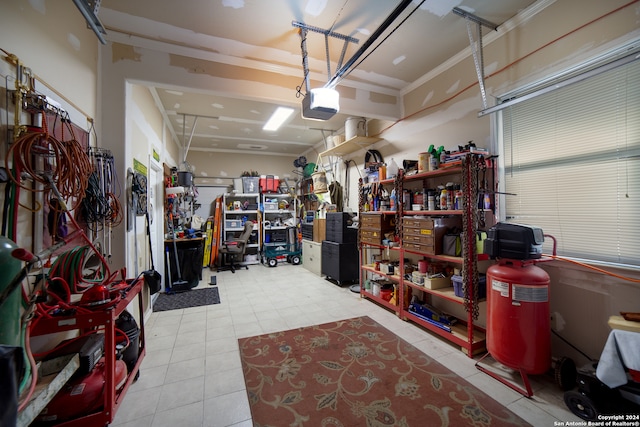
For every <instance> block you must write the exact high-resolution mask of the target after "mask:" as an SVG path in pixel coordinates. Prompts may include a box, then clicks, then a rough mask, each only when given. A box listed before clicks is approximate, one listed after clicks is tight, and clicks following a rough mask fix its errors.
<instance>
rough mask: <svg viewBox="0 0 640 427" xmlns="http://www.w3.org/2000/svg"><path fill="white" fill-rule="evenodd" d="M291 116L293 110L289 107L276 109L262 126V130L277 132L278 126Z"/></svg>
mask: <svg viewBox="0 0 640 427" xmlns="http://www.w3.org/2000/svg"><path fill="white" fill-rule="evenodd" d="M291 114H293V108H289V107H278V108H277V109H276V111H274V112H273V114H272V115H271V117H270V118H269V120H268V121H267V123H265V124H264V126H263V127H262V130H271V131H273V130H278V128H279V127H280V126H282V124H283V123H284V122H285V120H287V119H288V118H289V116H291Z"/></svg>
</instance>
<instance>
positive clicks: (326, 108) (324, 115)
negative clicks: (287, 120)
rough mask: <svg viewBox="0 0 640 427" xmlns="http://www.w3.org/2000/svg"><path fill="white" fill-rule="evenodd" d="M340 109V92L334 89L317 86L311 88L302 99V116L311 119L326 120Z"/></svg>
mask: <svg viewBox="0 0 640 427" xmlns="http://www.w3.org/2000/svg"><path fill="white" fill-rule="evenodd" d="M338 111H340V94H339V93H338V91H337V90H335V89H330V88H327V87H319V88H316V89H311V90H310V91H309V93H307V94H306V95H305V97H304V98H303V99H302V117H303V118H305V119H312V120H328V119H330V118H331V117H332V116H333V115H334V114H336V113H337V112H338Z"/></svg>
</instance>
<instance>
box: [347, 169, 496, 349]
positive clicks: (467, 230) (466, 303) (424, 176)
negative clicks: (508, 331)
mask: <svg viewBox="0 0 640 427" xmlns="http://www.w3.org/2000/svg"><path fill="white" fill-rule="evenodd" d="M470 163H471V162H468V163H467V166H462V167H461V166H454V167H449V168H444V169H439V170H436V171H433V172H423V173H419V174H414V175H410V176H404V175H403V173H402V171H401V172H400V173H401V176H400V179H399V180H397V182H396V184H395V190H396V195H400V194H402V193H403V188H404V186H405V184H409V185H414V186H416V185H418V186H419V184H418V183H420V182H421V183H422V188H428V187H429V186H428V185H427V184H426V183H429V182H431V183H433V182H434V178H449V177H451V179H459V180H461V181H462V180H464V179H467V180H471V179H474V177H473V176H471V175H472V170H471V168H470V167H469V166H468V164H470ZM360 190H362V184H361V186H360ZM477 196H478V194H477V191H476V190H473V189H472V191H470V192H469V193H468V194H464V195H463V197H465V198H467V200H468V202H467V203H464V206H463V208H462V209H457V210H435V211H430V210H419V211H406V210H404V207H403V203H402V202H401V201H398V203H397V210H396V211H394V212H380V213H381V214H383V215H388V214H392V213H395V214H396V217H397V218H398V224H397V225H396V233H398V235H399V236H402V223H403V220H402V219H403V218H405V217H409V218H410V217H414V216H419V217H424V218H430V217H435V216H438V217H442V216H446V217H452V218H455V217H460V218H464V217H465V216H467V218H469V220H471V221H475V218H473V217H472V216H473V212H474V209H473V207H472V206H473V205H472V204H473V203H476V201H477ZM360 209H362V206H360ZM373 213H374V212H369V213H368V214H369V215H370V214H373ZM375 213H378V212H375ZM362 214H363V212H361V215H362ZM364 214H367V213H364ZM483 215H484V212H483ZM463 223H465V224H468V223H469V221H463ZM463 233H464V235H465V238H466V239H467V241H470V240H469V239H473V242H474V243H475V231H473V229H472V228H471V227H464V228H463ZM359 244H360V287H361V296H362V297H363V298H367V299H369V300H371V301H374V302H375V303H377V304H380V305H382V306H384V307H386V308H388V309H390V310H392V311H394V312H395V313H396V314H397V315H398V316H399V317H400V318H402V319H404V320H408V321H411V322H413V323H415V324H417V325H420V326H421V327H423V328H425V329H428V330H429V331H431V332H433V333H435V334H437V335H439V336H441V337H443V338H445V339H447V340H449V341H451V342H453V343H455V344H456V345H459V346H460V347H461V349H462V350H463V351H464V352H465V353H466V354H467V355H468V356H469V357H472V356H473V355H474V354H476V353H478V352H480V351H483V350H484V349H485V348H486V338H485V330H484V328H483V327H481V326H479V325H478V324H477V313H478V304H479V303H480V302H481V301H484V300H474V299H473V297H471V298H469V297H467V298H462V297H459V296H457V295H456V294H455V290H454V287H453V286H451V287H446V288H441V289H428V288H425V287H424V286H422V285H419V284H416V283H413V282H411V281H410V280H408V279H407V278H405V277H404V274H402V272H404V271H405V259H406V258H407V256H414V258H415V257H416V256H417V257H423V258H426V259H429V260H433V261H440V262H446V263H448V264H450V265H453V266H456V267H457V268H461V269H462V270H463V272H466V274H467V279H468V283H469V284H468V287H469V289H468V290H467V295H474V288H475V287H477V286H478V282H477V278H474V277H473V275H472V274H471V273H470V272H472V271H473V270H474V269H475V268H477V263H478V256H476V257H475V258H473V257H471V258H472V259H469V258H464V257H458V256H450V255H443V254H436V253H427V252H424V251H420V250H417V249H414V248H407V247H404V245H403V242H402V239H401V241H400V246H399V247H396V248H391V251H389V252H388V253H395V254H396V257H397V259H398V263H399V267H398V269H399V270H400V272H401V273H400V274H387V273H385V272H382V271H379V270H376V268H375V266H374V265H371V264H368V262H369V261H368V260H370V259H371V257H370V256H368V255H367V253H368V251H376V250H379V251H388V249H387V248H386V247H385V246H383V245H382V244H379V245H376V244H373V243H371V242H362V241H361V240H360V241H359ZM480 258H482V259H484V257H483V256H480ZM372 277H382V278H385V279H387V280H388V281H390V282H392V283H394V284H396V296H397V298H396V304H390V303H389V302H388V301H386V300H384V299H382V298H380V297H378V296H375V295H373V293H372V292H371V291H370V290H367V289H365V281H366V280H367V278H372ZM407 290H411V291H412V292H416V291H420V292H424V293H426V295H428V297H429V299H430V300H431V301H434V302H437V301H438V300H440V301H447V302H448V303H453V304H454V305H459V306H461V307H463V308H464V313H465V314H464V315H463V316H457V322H456V323H455V324H454V325H452V326H451V327H449V328H442V327H440V326H439V325H437V324H434V323H431V322H428V321H426V320H425V319H422V318H421V317H420V316H417V315H416V314H415V313H413V312H411V311H409V309H408V305H409V302H408V301H405V300H404V298H405V296H406V295H407V294H408V292H407ZM474 313H475V314H474ZM447 329H449V330H447Z"/></svg>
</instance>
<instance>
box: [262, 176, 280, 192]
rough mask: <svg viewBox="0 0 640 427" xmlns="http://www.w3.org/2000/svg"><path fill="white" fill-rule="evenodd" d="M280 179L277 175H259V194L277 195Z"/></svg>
mask: <svg viewBox="0 0 640 427" xmlns="http://www.w3.org/2000/svg"><path fill="white" fill-rule="evenodd" d="M278 187H280V179H279V178H278V176H277V175H260V192H261V193H277V192H278Z"/></svg>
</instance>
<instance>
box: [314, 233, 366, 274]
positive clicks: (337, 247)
mask: <svg viewBox="0 0 640 427" xmlns="http://www.w3.org/2000/svg"><path fill="white" fill-rule="evenodd" d="M358 268H359V267H358V246H357V245H356V244H355V243H336V242H331V241H329V240H325V241H323V242H322V274H323V275H325V276H326V277H327V279H333V280H335V281H337V282H338V283H339V284H342V283H343V282H353V281H357V280H358V279H359V271H358Z"/></svg>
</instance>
